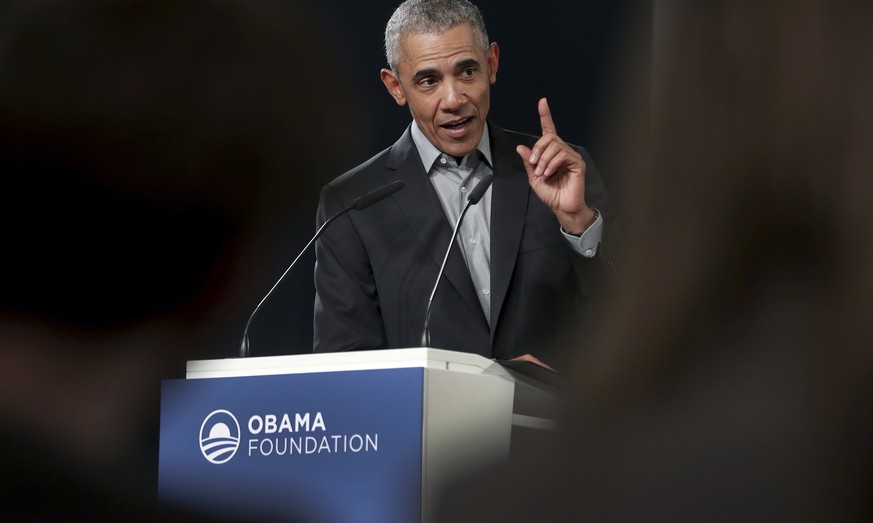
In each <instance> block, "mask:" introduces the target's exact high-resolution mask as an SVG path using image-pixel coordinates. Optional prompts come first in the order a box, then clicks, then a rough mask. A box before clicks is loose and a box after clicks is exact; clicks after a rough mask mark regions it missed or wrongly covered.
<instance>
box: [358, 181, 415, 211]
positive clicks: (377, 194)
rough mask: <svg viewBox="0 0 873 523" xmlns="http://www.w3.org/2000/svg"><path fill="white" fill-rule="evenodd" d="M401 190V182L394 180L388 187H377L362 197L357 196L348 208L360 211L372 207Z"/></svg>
mask: <svg viewBox="0 0 873 523" xmlns="http://www.w3.org/2000/svg"><path fill="white" fill-rule="evenodd" d="M402 188H403V180H395V181H393V182H391V183H389V184H388V185H384V186H382V187H379V188H378V189H376V190H373V191H370V192H368V193H367V194H365V195H363V196H358V197H357V198H355V200H354V201H353V202H352V204H351V205H350V206H349V207H350V208H352V209H355V210H357V211H360V210H361V209H366V208H367V207H369V206H371V205H373V204H374V203H376V202H378V201H380V200H382V199H384V198H387V197H389V196H391V195H392V194H394V193H396V192H397V191H399V190H400V189H402Z"/></svg>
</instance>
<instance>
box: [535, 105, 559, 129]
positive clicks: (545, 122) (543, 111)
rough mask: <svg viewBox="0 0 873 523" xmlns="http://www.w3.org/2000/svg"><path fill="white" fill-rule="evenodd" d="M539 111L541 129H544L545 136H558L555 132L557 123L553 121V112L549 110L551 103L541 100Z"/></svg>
mask: <svg viewBox="0 0 873 523" xmlns="http://www.w3.org/2000/svg"><path fill="white" fill-rule="evenodd" d="M537 109H539V112H540V128H542V130H543V134H547V133H551V134H558V132H557V131H556V130H555V122H554V121H552V111H550V110H549V102H548V101H547V100H546V99H545V98H540V103H539V104H538V105H537Z"/></svg>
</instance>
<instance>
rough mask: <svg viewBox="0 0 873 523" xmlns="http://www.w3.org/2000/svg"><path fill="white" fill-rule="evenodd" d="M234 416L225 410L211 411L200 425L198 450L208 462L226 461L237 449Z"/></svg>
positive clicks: (237, 433)
mask: <svg viewBox="0 0 873 523" xmlns="http://www.w3.org/2000/svg"><path fill="white" fill-rule="evenodd" d="M239 439H240V430H239V422H238V421H237V420H236V417H235V416H234V415H233V414H231V413H230V412H229V411H227V410H215V411H212V412H211V413H210V414H209V415H208V416H206V419H204V420H203V424H202V425H200V452H202V453H203V457H205V458H206V459H207V460H208V461H209V462H210V463H214V464H216V465H221V464H222V463H227V462H228V461H230V459H231V458H232V457H233V456H234V455H235V454H236V451H237V450H238V449H239Z"/></svg>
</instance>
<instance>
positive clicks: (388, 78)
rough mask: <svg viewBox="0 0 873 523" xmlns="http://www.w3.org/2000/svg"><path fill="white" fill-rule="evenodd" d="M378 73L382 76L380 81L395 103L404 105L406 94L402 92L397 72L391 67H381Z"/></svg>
mask: <svg viewBox="0 0 873 523" xmlns="http://www.w3.org/2000/svg"><path fill="white" fill-rule="evenodd" d="M379 75H380V76H381V78H382V83H383V84H385V89H388V92H389V93H391V96H392V97H393V98H394V101H395V102H397V105H406V95H404V94H403V86H402V85H400V78H399V77H398V76H397V73H395V72H394V71H392V70H391V69H382V71H380V73H379Z"/></svg>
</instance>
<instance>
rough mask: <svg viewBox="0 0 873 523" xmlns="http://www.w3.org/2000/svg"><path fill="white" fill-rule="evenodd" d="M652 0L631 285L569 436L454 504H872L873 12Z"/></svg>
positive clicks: (767, 511)
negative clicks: (649, 105)
mask: <svg viewBox="0 0 873 523" xmlns="http://www.w3.org/2000/svg"><path fill="white" fill-rule="evenodd" d="M655 9H656V11H655V19H656V21H658V22H659V25H656V26H655V27H656V29H655V33H656V39H655V45H656V48H655V51H656V52H655V54H654V57H655V61H654V73H655V76H654V81H653V93H652V98H651V99H652V100H653V104H654V107H653V111H654V112H653V115H652V126H651V132H650V134H649V131H647V130H646V129H641V131H640V141H639V143H637V144H634V145H633V147H647V148H648V149H649V155H648V159H647V162H644V165H640V166H638V167H639V168H638V169H637V170H636V171H635V172H636V175H635V178H634V179H633V180H632V183H630V184H629V185H630V189H629V191H630V193H631V196H630V199H629V200H628V201H626V202H625V206H624V207H625V210H626V211H628V212H626V214H625V220H626V221H625V225H626V232H627V233H628V239H627V244H626V246H625V255H624V257H623V264H622V279H621V282H620V283H619V288H618V293H617V296H616V298H615V300H614V302H613V303H612V306H611V309H610V311H609V320H608V321H607V323H606V324H605V325H603V328H602V329H601V330H602V332H603V333H604V334H603V336H602V337H601V339H600V340H599V342H598V344H597V346H596V347H595V350H593V351H592V354H590V356H589V357H586V358H585V359H584V360H583V361H581V362H579V375H578V380H579V382H580V387H579V390H578V391H577V392H578V394H577V396H576V398H575V401H574V406H573V409H572V410H571V411H570V412H568V416H567V419H566V420H565V427H566V428H565V430H563V431H561V432H560V433H559V434H558V435H556V438H557V439H558V440H559V441H560V443H559V444H557V445H555V448H554V450H549V451H546V455H545V456H544V455H543V449H536V452H535V454H536V456H535V457H533V458H532V459H531V460H530V462H526V463H524V464H523V465H520V466H518V467H517V468H513V469H511V470H512V473H510V474H507V473H506V471H502V472H501V474H499V475H498V476H499V477H498V478H496V480H495V482H494V483H491V484H489V485H488V487H489V490H491V491H492V492H499V493H500V496H501V500H500V501H497V500H494V499H493V498H489V497H488V496H487V495H485V496H483V497H482V498H479V499H478V500H477V501H472V502H470V503H469V504H459V505H463V506H459V507H453V506H452V505H454V503H450V504H449V507H450V508H449V509H447V513H449V514H450V516H449V517H448V518H447V519H446V520H447V521H449V520H452V521H530V520H532V519H531V518H534V517H536V518H538V519H540V520H543V521H569V520H579V519H576V518H585V517H588V518H590V520H592V521H713V520H721V521H855V520H859V521H860V520H869V519H870V518H871V516H873V511H871V508H873V503H871V500H873V488H871V487H873V452H871V451H873V446H871V441H873V406H871V401H870V398H871V397H873V385H871V384H873V350H871V348H873V322H871V321H870V318H871V317H873V158H871V156H870V155H869V153H868V150H869V144H870V143H871V141H873V97H871V96H870V93H871V92H873V61H871V60H870V59H869V57H870V55H871V53H873V32H871V31H870V27H871V24H873V6H871V5H870V4H869V3H862V2H852V3H851V7H849V6H848V5H846V4H844V3H840V4H834V3H832V2H823V1H816V0H808V1H799V2H796V1H787V0H786V1H777V2H768V3H766V4H761V3H757V4H751V3H742V2H739V3H738V2H728V1H724V2H722V1H712V2H690V1H689V2H669V3H667V2H660V3H657V2H656V3H655ZM660 24H662V25H660ZM644 95H645V94H644ZM641 120H642V121H646V120H647V119H646V118H641ZM509 493H512V494H509ZM477 494H481V493H480V492H477ZM507 500H509V501H507ZM456 509H457V510H456ZM454 516H457V518H456V519H452V517H454Z"/></svg>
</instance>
